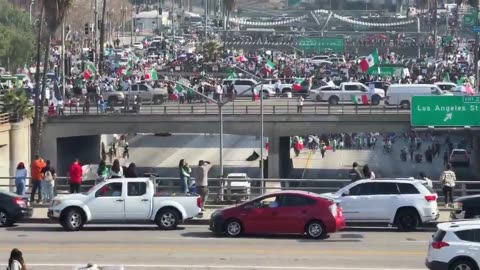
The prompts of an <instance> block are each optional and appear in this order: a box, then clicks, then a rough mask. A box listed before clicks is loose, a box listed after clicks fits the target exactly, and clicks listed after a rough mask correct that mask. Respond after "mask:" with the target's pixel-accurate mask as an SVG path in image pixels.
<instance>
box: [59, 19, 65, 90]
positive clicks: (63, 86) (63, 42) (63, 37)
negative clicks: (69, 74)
mask: <svg viewBox="0 0 480 270" xmlns="http://www.w3.org/2000/svg"><path fill="white" fill-rule="evenodd" d="M61 51H62V57H61V58H60V59H61V61H62V64H61V67H62V99H63V97H65V20H64V21H63V22H62V50H61Z"/></svg>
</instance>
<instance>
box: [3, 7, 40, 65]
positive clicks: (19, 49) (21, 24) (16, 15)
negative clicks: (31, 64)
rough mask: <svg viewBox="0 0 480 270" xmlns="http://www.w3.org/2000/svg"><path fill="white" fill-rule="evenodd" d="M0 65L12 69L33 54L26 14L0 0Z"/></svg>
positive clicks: (31, 38)
mask: <svg viewBox="0 0 480 270" xmlns="http://www.w3.org/2000/svg"><path fill="white" fill-rule="evenodd" d="M0 7H2V8H0V37H1V38H0V65H1V66H5V67H7V68H8V69H9V70H12V71H14V70H15V69H16V68H19V67H23V65H25V63H27V62H28V61H29V60H30V58H31V56H32V55H33V40H34V33H33V29H32V27H31V25H30V19H29V18H28V16H27V15H26V14H25V13H24V12H22V11H20V10H18V9H16V8H14V7H13V6H12V5H11V4H10V3H8V2H7V0H0Z"/></svg>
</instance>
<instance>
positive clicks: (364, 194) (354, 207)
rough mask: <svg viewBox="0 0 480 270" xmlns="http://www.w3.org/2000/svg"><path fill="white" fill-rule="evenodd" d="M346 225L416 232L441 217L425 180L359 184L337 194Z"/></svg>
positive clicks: (335, 198)
mask: <svg viewBox="0 0 480 270" xmlns="http://www.w3.org/2000/svg"><path fill="white" fill-rule="evenodd" d="M324 195H325V196H330V197H331V198H332V199H334V200H335V201H337V202H339V203H340V206H341V207H342V209H343V213H344V216H345V220H346V222H347V223H349V222H350V223H387V224H393V225H395V226H397V228H398V229H399V230H401V231H413V230H415V229H416V228H417V226H419V225H420V224H423V223H429V222H434V221H435V220H437V219H438V217H439V216H440V214H439V211H438V206H437V198H438V196H437V194H436V193H435V192H434V191H433V190H432V189H431V188H429V187H428V186H427V182H426V181H423V180H413V179H385V180H382V179H378V180H371V179H365V180H359V181H356V182H354V183H351V184H349V185H347V186H345V187H344V188H342V189H340V190H338V191H337V192H335V193H327V194H324Z"/></svg>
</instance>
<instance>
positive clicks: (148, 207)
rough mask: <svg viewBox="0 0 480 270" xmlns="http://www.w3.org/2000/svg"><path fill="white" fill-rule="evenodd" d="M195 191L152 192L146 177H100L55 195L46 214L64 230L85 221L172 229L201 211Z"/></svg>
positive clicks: (76, 226)
mask: <svg viewBox="0 0 480 270" xmlns="http://www.w3.org/2000/svg"><path fill="white" fill-rule="evenodd" d="M201 202H202V201H201V199H200V197H199V196H198V195H196V194H186V195H183V194H182V195H171V194H159V193H157V192H156V186H155V184H154V182H153V181H152V180H151V179H149V178H119V179H109V180H106V181H103V182H101V183H99V184H97V185H96V186H94V187H92V188H91V189H90V190H89V191H88V192H86V193H78V194H70V195H59V196H57V197H55V198H54V199H53V201H52V205H51V206H50V208H49V209H48V217H49V218H50V219H51V220H55V221H58V222H59V223H60V225H62V226H63V228H64V229H65V230H67V231H77V230H80V229H82V228H83V226H84V225H85V224H87V223H111V224H118V223H133V224H138V223H149V222H154V223H156V224H157V225H158V226H159V227H160V228H161V229H164V230H172V229H175V228H176V227H177V225H178V224H180V223H182V222H183V221H185V220H186V219H191V218H193V217H196V216H197V215H198V214H199V213H200V212H201Z"/></svg>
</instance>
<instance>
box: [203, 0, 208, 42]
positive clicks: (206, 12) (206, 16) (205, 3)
mask: <svg viewBox="0 0 480 270" xmlns="http://www.w3.org/2000/svg"><path fill="white" fill-rule="evenodd" d="M203 2H204V9H205V42H207V40H208V38H207V19H208V0H203Z"/></svg>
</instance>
